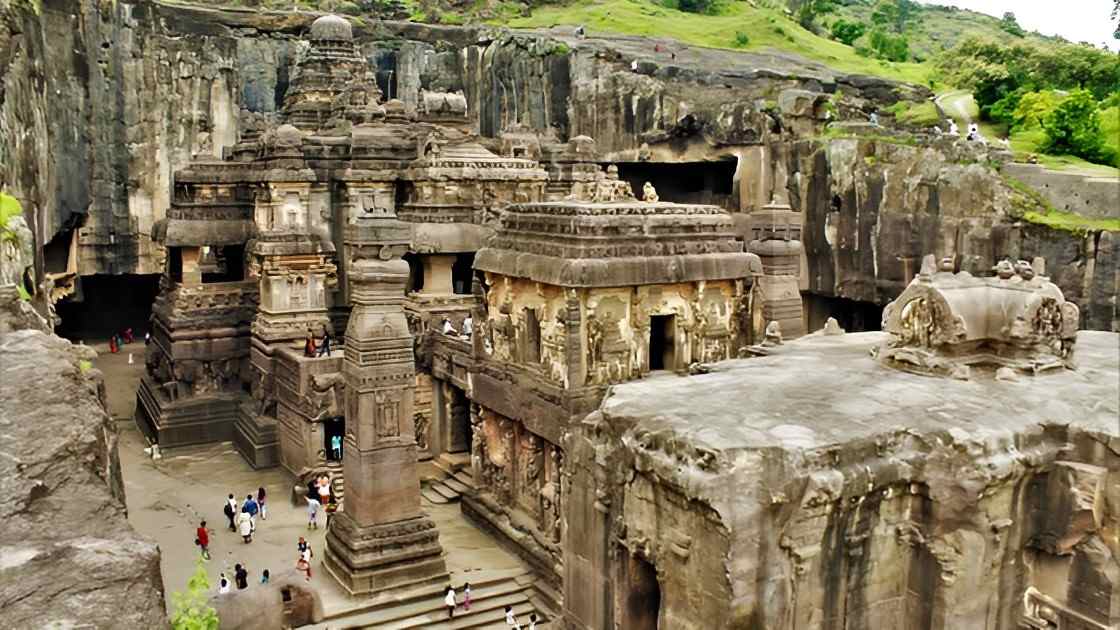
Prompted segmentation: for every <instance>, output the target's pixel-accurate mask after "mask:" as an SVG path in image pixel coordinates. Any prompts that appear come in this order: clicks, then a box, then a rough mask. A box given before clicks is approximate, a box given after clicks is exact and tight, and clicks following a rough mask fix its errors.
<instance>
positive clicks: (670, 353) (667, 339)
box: [649, 315, 677, 371]
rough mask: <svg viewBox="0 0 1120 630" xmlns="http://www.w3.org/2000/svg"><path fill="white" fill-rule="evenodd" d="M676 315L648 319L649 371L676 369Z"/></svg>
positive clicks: (655, 316) (654, 316) (656, 316)
mask: <svg viewBox="0 0 1120 630" xmlns="http://www.w3.org/2000/svg"><path fill="white" fill-rule="evenodd" d="M676 329H677V316H676V315H653V316H652V317H650V318H649V369H650V371H653V370H672V369H674V368H676V347H675V344H676V339H675V337H676Z"/></svg>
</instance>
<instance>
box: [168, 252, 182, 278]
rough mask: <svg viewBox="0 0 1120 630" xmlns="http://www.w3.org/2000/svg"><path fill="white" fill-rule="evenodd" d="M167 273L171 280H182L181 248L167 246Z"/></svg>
mask: <svg viewBox="0 0 1120 630" xmlns="http://www.w3.org/2000/svg"><path fill="white" fill-rule="evenodd" d="M167 275H168V276H170V277H171V281H172V282H182V281H183V248H182V247H168V248H167Z"/></svg>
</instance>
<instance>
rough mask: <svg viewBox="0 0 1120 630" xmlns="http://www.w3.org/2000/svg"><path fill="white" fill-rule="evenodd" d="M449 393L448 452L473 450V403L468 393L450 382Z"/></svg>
mask: <svg viewBox="0 0 1120 630" xmlns="http://www.w3.org/2000/svg"><path fill="white" fill-rule="evenodd" d="M447 393H448V395H449V400H448V401H447V416H448V417H447V420H448V423H447V428H448V433H447V442H446V450H447V452H448V453H466V452H469V451H470V450H471V438H472V433H473V432H472V430H471V403H470V399H468V398H467V393H466V392H464V391H463V390H461V389H459V388H458V387H456V386H454V385H451V384H448V386H447Z"/></svg>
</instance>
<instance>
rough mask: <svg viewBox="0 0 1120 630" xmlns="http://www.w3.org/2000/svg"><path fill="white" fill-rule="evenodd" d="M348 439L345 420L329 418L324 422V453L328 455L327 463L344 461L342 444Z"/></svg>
mask: <svg viewBox="0 0 1120 630" xmlns="http://www.w3.org/2000/svg"><path fill="white" fill-rule="evenodd" d="M345 439H346V420H345V419H344V418H342V417H341V416H340V417H337V418H328V419H326V420H324V421H323V452H325V453H326V454H327V461H329V462H340V461H342V443H343V442H344V441H345Z"/></svg>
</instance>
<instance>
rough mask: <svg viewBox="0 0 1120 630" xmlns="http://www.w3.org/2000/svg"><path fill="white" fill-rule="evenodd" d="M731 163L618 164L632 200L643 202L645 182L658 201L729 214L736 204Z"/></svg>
mask: <svg viewBox="0 0 1120 630" xmlns="http://www.w3.org/2000/svg"><path fill="white" fill-rule="evenodd" d="M736 165H737V163H736V161H735V160H734V159H726V160H718V161H711V162H673V163H667V162H618V177H619V179H622V180H625V181H627V182H629V184H630V187H631V188H633V189H634V196H636V197H637V198H639V199H641V198H642V186H644V185H645V183H646V182H649V183H651V184H653V187H654V188H656V189H657V196H658V198H659V199H660V200H661V201H671V202H674V203H703V204H711V205H715V206H720V207H721V208H726V209H728V210H730V211H732V212H735V211H738V209H739V204H738V202H737V200H736V199H735V198H734V197H733V195H732V192H733V190H734V187H735V168H736Z"/></svg>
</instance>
